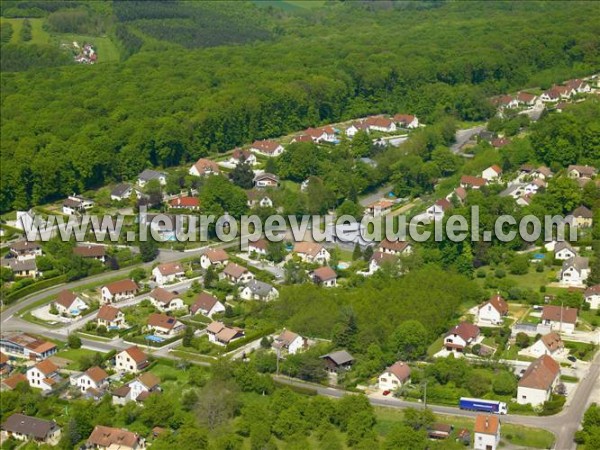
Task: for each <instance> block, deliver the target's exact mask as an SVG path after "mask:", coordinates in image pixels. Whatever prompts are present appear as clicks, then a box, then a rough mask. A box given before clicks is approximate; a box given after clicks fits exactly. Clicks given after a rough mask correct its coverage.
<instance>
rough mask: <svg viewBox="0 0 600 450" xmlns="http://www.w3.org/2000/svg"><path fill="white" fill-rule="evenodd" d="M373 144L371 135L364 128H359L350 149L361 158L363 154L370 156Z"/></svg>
mask: <svg viewBox="0 0 600 450" xmlns="http://www.w3.org/2000/svg"><path fill="white" fill-rule="evenodd" d="M372 145H373V144H372V143H371V136H369V133H367V132H366V131H364V130H358V131H357V132H356V134H355V135H354V137H353V138H352V142H351V143H350V149H351V151H352V155H354V157H356V158H360V157H363V156H369V154H370V153H371V146H372Z"/></svg>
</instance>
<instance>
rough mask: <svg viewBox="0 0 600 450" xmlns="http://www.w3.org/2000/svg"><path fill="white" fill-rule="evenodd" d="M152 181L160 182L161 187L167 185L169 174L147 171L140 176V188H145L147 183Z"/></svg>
mask: <svg viewBox="0 0 600 450" xmlns="http://www.w3.org/2000/svg"><path fill="white" fill-rule="evenodd" d="M152 180H158V182H159V183H160V185H161V186H164V185H165V184H167V174H166V173H164V172H157V171H156V170H152V169H146V170H144V171H143V172H142V173H140V174H139V175H138V180H137V183H138V186H140V187H144V186H145V185H146V183H148V182H149V181H152Z"/></svg>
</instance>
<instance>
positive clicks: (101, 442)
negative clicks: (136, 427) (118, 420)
mask: <svg viewBox="0 0 600 450" xmlns="http://www.w3.org/2000/svg"><path fill="white" fill-rule="evenodd" d="M145 447H146V445H145V442H144V439H142V438H141V437H140V436H139V435H138V434H137V433H132V432H131V431H127V430H123V429H122V428H113V427H105V426H103V425H96V426H95V427H94V430H93V431H92V434H90V437H88V439H87V441H86V442H85V448H86V449H97V450H117V449H118V450H139V449H142V448H145Z"/></svg>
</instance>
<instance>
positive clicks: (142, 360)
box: [115, 345, 149, 373]
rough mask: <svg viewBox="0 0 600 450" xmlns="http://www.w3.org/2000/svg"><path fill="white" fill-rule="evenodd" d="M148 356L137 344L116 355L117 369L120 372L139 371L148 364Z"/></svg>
mask: <svg viewBox="0 0 600 450" xmlns="http://www.w3.org/2000/svg"><path fill="white" fill-rule="evenodd" d="M148 364H149V362H148V357H147V356H146V354H145V353H144V352H143V351H141V350H140V348H139V347H138V346H137V345H134V346H133V347H129V348H128V349H125V350H123V351H122V352H120V353H117V356H115V369H116V370H118V371H119V372H129V373H138V372H140V371H142V370H144V368H146V367H147V366H148Z"/></svg>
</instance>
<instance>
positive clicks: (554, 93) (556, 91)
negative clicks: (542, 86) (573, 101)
mask: <svg viewBox="0 0 600 450" xmlns="http://www.w3.org/2000/svg"><path fill="white" fill-rule="evenodd" d="M574 92H575V91H573V90H572V89H569V88H568V87H566V86H552V87H551V88H550V89H548V90H547V91H544V92H543V93H542V95H540V100H541V101H542V102H544V103H555V102H558V101H559V100H560V99H569V98H571V96H572V95H573V94H574Z"/></svg>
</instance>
